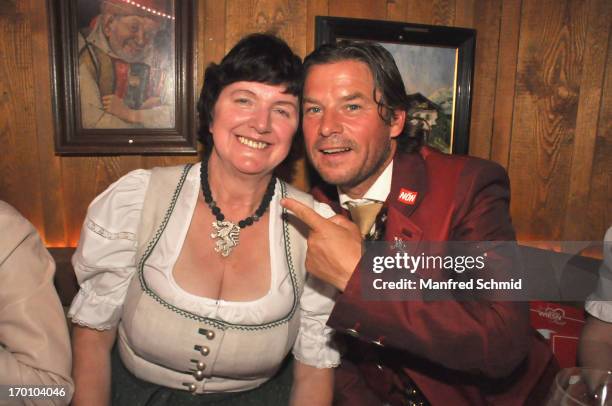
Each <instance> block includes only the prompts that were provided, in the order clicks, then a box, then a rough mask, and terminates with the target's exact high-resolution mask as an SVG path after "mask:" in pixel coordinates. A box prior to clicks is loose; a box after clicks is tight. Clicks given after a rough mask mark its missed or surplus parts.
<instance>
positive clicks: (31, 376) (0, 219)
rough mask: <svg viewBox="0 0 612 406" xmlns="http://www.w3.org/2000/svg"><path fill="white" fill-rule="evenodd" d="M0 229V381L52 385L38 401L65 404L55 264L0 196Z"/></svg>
mask: <svg viewBox="0 0 612 406" xmlns="http://www.w3.org/2000/svg"><path fill="white" fill-rule="evenodd" d="M0 230H2V233H1V235H0V278H2V284H1V287H0V385H10V386H23V385H39V386H41V385H58V386H57V387H56V388H57V389H58V391H57V393H54V396H53V397H52V398H45V400H42V401H41V402H46V401H48V400H49V401H51V402H52V403H53V404H65V403H67V402H68V401H69V400H70V397H71V396H72V392H73V383H72V379H71V377H70V367H71V353H70V341H69V337H68V328H67V324H66V319H65V317H64V313H63V310H62V307H61V304H60V301H59V297H58V295H57V292H56V291H55V288H54V286H53V275H54V273H55V264H54V262H53V259H52V258H51V255H50V254H49V253H48V251H47V250H46V248H45V247H44V245H43V243H42V241H41V240H40V237H39V236H38V233H37V232H36V230H35V229H34V227H33V226H32V224H30V222H29V221H27V220H26V219H25V218H24V217H23V216H21V214H19V212H18V211H17V210H15V209H14V208H13V207H12V206H10V205H9V204H7V203H6V202H3V201H0ZM58 395H59V396H58ZM20 400H23V399H20ZM45 404H48V403H45Z"/></svg>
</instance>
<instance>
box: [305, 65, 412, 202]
mask: <svg viewBox="0 0 612 406" xmlns="http://www.w3.org/2000/svg"><path fill="white" fill-rule="evenodd" d="M373 96H374V79H373V77H372V73H371V72H370V69H369V68H368V66H367V65H366V64H365V63H363V62H359V61H355V60H345V61H340V62H334V63H329V64H323V65H314V66H312V67H311V68H310V69H309V70H308V74H307V76H306V81H305V83H304V120H303V130H304V138H305V143H306V152H307V153H308V157H309V158H310V160H311V162H312V164H313V165H314V167H315V169H316V170H317V171H318V172H319V174H320V175H321V177H322V178H323V179H324V180H325V181H326V182H327V183H331V184H334V185H338V186H339V187H340V189H341V190H342V191H343V192H345V193H348V194H349V195H351V196H352V197H360V196H362V195H363V194H364V193H365V192H366V191H367V190H368V188H369V187H370V186H371V185H372V184H373V183H374V182H375V181H376V179H377V178H378V176H379V175H380V173H382V171H383V170H384V169H385V168H386V166H387V164H388V163H389V162H390V161H391V160H392V159H393V155H394V153H395V149H396V142H395V140H394V138H395V137H397V136H398V135H399V134H400V133H401V131H402V128H403V125H404V119H405V113H404V112H399V113H398V114H396V115H395V118H394V119H393V122H392V123H391V125H387V124H386V123H385V122H384V121H383V120H382V118H381V117H380V115H379V113H378V104H377V103H376V101H375V100H374V97H373ZM378 97H379V94H378V92H377V98H378Z"/></svg>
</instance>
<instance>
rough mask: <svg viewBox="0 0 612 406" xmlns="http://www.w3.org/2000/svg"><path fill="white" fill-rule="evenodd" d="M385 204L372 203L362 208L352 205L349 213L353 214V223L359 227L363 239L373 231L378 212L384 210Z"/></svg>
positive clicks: (361, 206)
mask: <svg viewBox="0 0 612 406" xmlns="http://www.w3.org/2000/svg"><path fill="white" fill-rule="evenodd" d="M382 206H383V204H382V203H380V202H372V203H366V204H362V205H360V206H355V205H350V206H349V211H350V212H351V218H352V219H353V223H355V224H357V227H359V231H360V232H361V237H362V238H363V237H365V236H366V235H368V234H370V230H372V225H374V222H375V221H376V216H377V215H378V212H379V211H380V209H381V208H382Z"/></svg>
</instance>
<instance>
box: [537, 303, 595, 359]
mask: <svg viewBox="0 0 612 406" xmlns="http://www.w3.org/2000/svg"><path fill="white" fill-rule="evenodd" d="M529 310H530V319H531V326H532V327H533V328H535V329H536V330H538V332H539V333H540V334H541V335H542V336H543V337H544V338H545V339H546V340H547V341H548V343H549V345H550V348H551V350H552V352H553V354H555V357H557V360H558V361H559V365H560V366H561V368H567V367H572V366H576V355H577V353H578V339H579V338H580V332H581V331H582V327H583V326H584V322H585V321H584V310H583V309H579V308H576V307H574V306H568V305H563V304H560V303H555V302H530V303H529Z"/></svg>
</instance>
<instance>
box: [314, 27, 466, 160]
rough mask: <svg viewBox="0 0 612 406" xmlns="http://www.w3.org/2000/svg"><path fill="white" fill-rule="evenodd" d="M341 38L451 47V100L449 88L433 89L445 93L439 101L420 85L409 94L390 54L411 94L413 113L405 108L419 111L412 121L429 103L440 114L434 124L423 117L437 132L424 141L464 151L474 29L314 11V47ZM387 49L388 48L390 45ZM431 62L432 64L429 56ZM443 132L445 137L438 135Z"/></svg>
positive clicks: (415, 46) (393, 44)
mask: <svg viewBox="0 0 612 406" xmlns="http://www.w3.org/2000/svg"><path fill="white" fill-rule="evenodd" d="M341 39H356V40H369V41H375V42H378V43H381V45H383V46H385V47H386V48H388V49H390V48H391V49H396V50H399V52H404V51H405V52H408V48H409V47H412V49H413V50H416V51H420V50H421V49H423V50H429V51H431V52H430V54H431V53H433V54H434V55H435V54H436V53H439V52H442V53H445V54H448V53H449V52H451V51H452V54H453V56H452V59H453V62H452V64H453V66H452V67H450V66H449V69H451V68H452V70H453V81H452V82H453V85H452V91H451V92H450V93H451V94H452V100H451V101H452V105H451V106H449V102H448V98H449V95H448V93H446V95H445V96H444V95H442V96H440V95H441V94H442V92H437V94H438V95H439V96H440V97H446V99H440V100H443V101H442V102H441V103H434V102H432V101H431V100H429V99H428V97H426V96H427V95H425V96H424V95H423V94H421V92H419V91H417V92H414V93H412V94H410V93H411V91H410V88H409V86H408V84H407V83H406V77H405V76H404V75H405V74H408V72H402V67H401V64H400V63H399V62H400V61H398V57H397V55H394V57H395V58H396V62H398V67H399V68H400V72H401V73H402V77H404V83H405V84H406V87H407V93H409V94H410V96H411V105H413V106H414V111H413V112H414V114H412V113H413V112H411V111H410V110H409V112H410V113H411V115H412V116H418V117H419V118H418V120H415V122H417V123H418V122H421V123H422V122H423V121H425V119H424V118H421V117H420V116H423V117H429V116H430V115H428V114H425V113H424V111H425V110H426V109H430V110H431V111H432V112H433V113H434V114H435V116H436V117H437V118H441V119H442V120H437V121H438V122H440V124H439V127H438V128H435V127H434V126H435V125H438V124H434V125H433V126H429V124H428V123H427V122H425V123H424V124H425V125H426V126H428V127H430V128H427V133H428V135H432V134H433V135H435V136H436V137H438V138H433V141H432V139H431V138H430V139H429V140H428V143H429V144H430V145H433V146H435V147H437V148H438V149H441V150H443V151H444V152H447V153H453V154H467V152H468V146H469V129H470V112H471V100H472V81H473V75H474V55H475V46H476V31H475V30H472V29H468V28H456V27H444V26H433V25H423V24H409V23H403V22H393V21H379V20H364V19H355V18H343V17H328V16H317V17H316V18H315V46H316V47H318V46H320V45H322V44H326V43H335V42H336V41H338V40H341ZM404 46H405V47H404ZM446 50H449V51H448V52H447V51H446ZM411 52H412V50H411ZM391 53H392V54H393V51H392V52H391ZM446 59H448V56H446ZM431 63H432V64H433V60H432V61H431ZM436 67H438V64H436ZM446 76H448V74H447V75H446ZM415 80H417V79H416V78H415ZM412 82H414V81H412ZM417 85H418V83H417ZM443 106H444V107H443ZM444 120H446V121H444ZM449 120H450V121H449ZM433 121H434V122H435V121H436V120H433ZM449 124H450V126H449ZM443 138H444V139H445V140H442V139H443ZM434 144H436V145H434ZM445 149H446V150H445Z"/></svg>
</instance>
